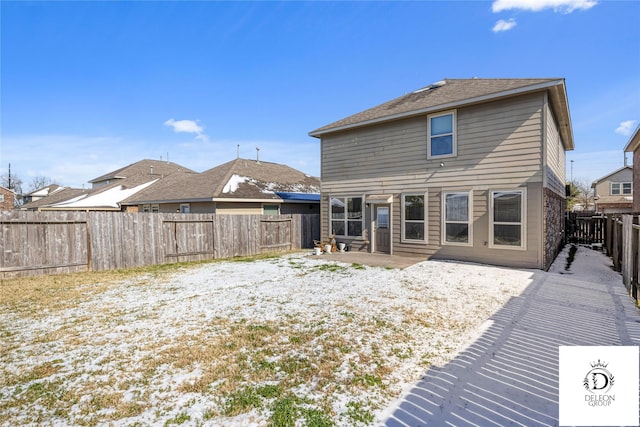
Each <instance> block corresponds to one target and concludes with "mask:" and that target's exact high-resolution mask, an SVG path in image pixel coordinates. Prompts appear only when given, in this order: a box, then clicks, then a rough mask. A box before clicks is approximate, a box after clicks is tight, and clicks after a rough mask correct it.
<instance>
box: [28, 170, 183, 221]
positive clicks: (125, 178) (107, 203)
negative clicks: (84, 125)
mask: <svg viewBox="0 0 640 427" xmlns="http://www.w3.org/2000/svg"><path fill="white" fill-rule="evenodd" d="M191 173H195V172H193V171H192V170H191V169H188V168H185V167H184V166H181V165H179V164H177V163H171V162H163V161H158V160H148V159H144V160H141V161H139V162H136V163H132V164H130V165H128V166H125V167H124V168H120V169H118V170H116V171H113V172H110V173H108V174H105V175H102V176H100V177H98V178H95V179H93V180H91V181H89V182H91V183H93V184H94V185H95V184H100V185H97V186H94V188H92V189H90V190H83V191H81V192H77V193H76V194H71V193H67V194H65V196H68V197H64V198H61V197H56V198H55V199H52V198H51V197H53V196H48V197H46V198H44V199H41V200H42V202H43V203H42V204H41V205H38V206H37V208H38V209H40V210H120V204H121V202H122V201H123V200H125V199H127V198H128V197H131V196H132V195H134V194H135V193H137V192H139V191H142V190H144V189H145V188H147V187H149V186H150V185H152V184H153V183H155V182H156V181H159V180H162V178H163V177H169V176H173V175H180V174H191ZM33 203H35V202H33ZM25 206H26V208H27V209H29V208H31V207H32V206H33V205H32V203H29V204H28V206H27V205H25ZM23 208H25V207H23Z"/></svg>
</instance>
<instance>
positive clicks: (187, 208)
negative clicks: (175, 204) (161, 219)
mask: <svg viewBox="0 0 640 427" xmlns="http://www.w3.org/2000/svg"><path fill="white" fill-rule="evenodd" d="M180 213H191V205H189V203H180Z"/></svg>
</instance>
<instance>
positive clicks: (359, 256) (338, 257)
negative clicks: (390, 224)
mask: <svg viewBox="0 0 640 427" xmlns="http://www.w3.org/2000/svg"><path fill="white" fill-rule="evenodd" d="M314 256H316V257H317V258H318V259H323V260H326V261H339V262H346V263H350V264H354V263H355V264H363V265H369V266H372V267H386V268H399V269H404V268H407V267H410V266H412V265H414V264H417V263H419V262H422V261H426V259H425V258H412V257H406V256H400V255H386V254H375V253H374V254H372V253H369V252H355V251H348V252H332V253H330V254H329V253H323V254H322V255H314Z"/></svg>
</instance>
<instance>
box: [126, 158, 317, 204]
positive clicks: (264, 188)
mask: <svg viewBox="0 0 640 427" xmlns="http://www.w3.org/2000/svg"><path fill="white" fill-rule="evenodd" d="M319 192H320V180H319V179H318V178H314V177H311V176H308V175H306V174H304V173H303V172H300V171H298V170H296V169H293V168H291V167H289V166H286V165H282V164H278V163H271V162H263V161H255V160H248V159H235V160H232V161H230V162H227V163H224V164H222V165H219V166H216V167H214V168H211V169H209V170H206V171H204V172H202V173H191V174H184V175H181V176H175V177H170V178H167V179H165V180H163V181H161V182H158V183H157V184H155V185H153V186H150V187H149V188H148V189H146V190H144V191H141V192H140V193H137V194H136V195H135V196H132V197H130V198H128V199H127V200H125V201H124V202H123V205H126V206H131V207H134V206H135V207H136V208H137V209H138V210H142V211H159V212H191V213H206V212H210V213H219V214H220V213H229V214H231V213H234V214H238V213H249V214H266V213H281V214H284V213H301V212H305V213H314V212H317V211H318V203H319Z"/></svg>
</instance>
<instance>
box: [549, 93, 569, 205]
mask: <svg viewBox="0 0 640 427" xmlns="http://www.w3.org/2000/svg"><path fill="white" fill-rule="evenodd" d="M565 163H566V153H565V151H564V145H563V144H562V139H561V137H560V132H559V131H558V125H557V122H556V119H555V117H554V116H553V112H552V110H551V108H550V107H549V106H548V105H547V106H546V108H545V164H546V168H545V171H546V176H545V186H546V187H548V188H550V189H551V190H553V191H555V192H556V193H558V194H560V195H562V196H564V194H565V189H564V183H565V180H566V177H565V175H566V166H565Z"/></svg>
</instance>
